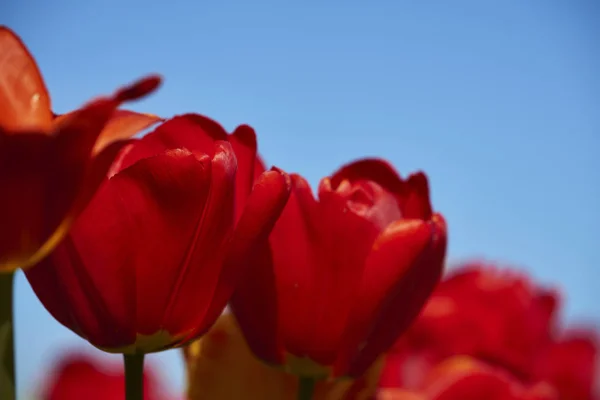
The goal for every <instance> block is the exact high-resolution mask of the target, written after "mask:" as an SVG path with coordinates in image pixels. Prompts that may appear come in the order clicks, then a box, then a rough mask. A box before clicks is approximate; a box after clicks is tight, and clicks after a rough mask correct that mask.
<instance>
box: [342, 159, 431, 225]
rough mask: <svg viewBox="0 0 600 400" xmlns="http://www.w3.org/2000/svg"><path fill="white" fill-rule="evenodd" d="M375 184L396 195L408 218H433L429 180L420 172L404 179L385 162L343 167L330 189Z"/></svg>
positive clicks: (374, 160) (360, 161)
mask: <svg viewBox="0 0 600 400" xmlns="http://www.w3.org/2000/svg"><path fill="white" fill-rule="evenodd" d="M344 180H349V181H350V182H353V181H360V180H363V181H372V182H375V183H377V184H378V185H380V186H382V187H383V188H384V189H385V190H386V191H388V192H390V193H394V194H395V195H396V198H397V199H398V203H399V204H400V207H401V209H402V215H403V218H405V219H412V218H420V219H429V218H431V215H432V209H431V203H430V201H429V186H428V183H427V177H426V176H425V174H424V173H422V172H417V173H415V174H413V175H411V176H409V177H408V179H407V180H406V181H404V180H402V178H401V177H400V175H399V174H398V172H396V170H395V169H394V167H393V166H392V165H391V164H390V163H388V162H387V161H385V160H382V159H378V158H365V159H362V160H358V161H355V162H353V163H350V164H347V165H344V166H343V167H342V168H340V169H339V170H338V171H337V172H336V173H335V174H333V176H332V177H331V186H332V187H334V188H337V187H338V186H339V185H340V184H341V182H342V181H344Z"/></svg>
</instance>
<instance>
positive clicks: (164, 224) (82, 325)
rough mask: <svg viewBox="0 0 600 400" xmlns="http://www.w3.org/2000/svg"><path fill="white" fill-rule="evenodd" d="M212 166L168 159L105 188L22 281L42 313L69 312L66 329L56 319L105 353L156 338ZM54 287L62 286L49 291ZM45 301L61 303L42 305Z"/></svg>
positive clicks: (183, 156) (146, 164)
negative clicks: (146, 337) (44, 310)
mask: <svg viewBox="0 0 600 400" xmlns="http://www.w3.org/2000/svg"><path fill="white" fill-rule="evenodd" d="M209 161H210V160H209V159H208V157H204V158H201V159H198V158H197V157H196V156H194V155H192V154H191V153H189V152H187V151H182V150H179V151H170V152H168V153H165V154H161V155H158V156H155V157H152V158H148V159H144V160H140V161H139V162H138V163H136V164H134V165H133V166H131V167H130V168H127V169H125V170H123V171H121V172H120V173H118V174H117V175H115V176H114V177H113V178H112V179H110V180H108V181H107V182H106V183H105V184H104V185H103V186H102V187H101V188H100V190H99V191H98V193H97V194H96V196H95V197H94V199H93V200H92V202H91V203H90V204H89V206H88V207H87V208H86V209H85V211H84V212H83V213H82V214H81V216H80V218H79V219H78V220H77V222H76V223H75V225H74V226H73V228H72V231H71V234H70V235H69V238H70V239H67V240H65V242H64V243H63V244H61V245H60V246H59V247H58V248H57V250H56V251H55V252H54V253H53V254H52V255H51V256H50V257H47V258H46V259H45V260H43V261H42V262H41V263H40V265H38V266H36V267H35V268H33V269H31V271H28V273H27V277H28V279H29V281H30V283H31V286H32V288H33V290H34V291H35V292H36V294H38V296H40V299H41V300H42V301H43V304H44V305H45V307H46V308H47V309H48V310H49V311H50V312H51V313H52V314H53V315H60V314H62V315H64V314H65V311H64V310H62V309H61V307H64V306H65V305H67V311H66V313H68V314H70V315H71V318H70V321H68V322H67V321H65V320H64V318H57V319H58V320H59V321H60V322H61V323H63V324H65V325H66V326H67V327H69V328H71V329H73V330H74V331H76V332H80V334H82V335H83V336H84V337H85V338H87V339H88V340H89V341H90V342H91V343H92V344H94V345H96V346H99V347H103V348H108V349H110V348H117V347H122V346H127V345H131V344H132V343H134V342H135V338H136V333H141V334H148V335H150V334H154V333H156V331H157V330H158V329H159V328H160V322H161V319H162V316H163V311H164V310H165V309H166V307H167V303H168V300H169V295H170V293H171V291H172V290H173V289H174V286H175V282H176V280H177V277H178V276H179V273H180V271H179V270H178V268H177V265H178V264H179V263H180V261H182V260H181V257H182V254H186V249H187V248H188V246H189V244H190V243H191V242H192V237H193V234H194V229H195V227H196V224H195V222H196V221H198V220H199V219H200V218H201V215H202V213H203V209H204V203H205V202H206V198H207V196H208V188H209V185H208V182H209V179H210V162H209ZM203 182H204V183H203ZM69 242H70V248H67V243H69ZM140 248H145V249H146V251H140V250H139V249H140ZM74 263H75V264H74ZM52 275H55V276H56V279H52ZM51 282H55V283H56V282H60V284H61V286H59V287H54V288H52V290H51V289H49V288H47V287H46V286H47V285H51V284H52V283H51ZM44 293H53V294H54V296H55V297H59V296H56V294H58V293H61V294H62V295H63V296H65V297H64V298H63V299H58V298H42V295H43V294H44ZM136 296H137V298H136ZM65 322H67V323H65Z"/></svg>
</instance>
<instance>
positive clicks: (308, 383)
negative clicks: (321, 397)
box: [296, 376, 317, 400]
mask: <svg viewBox="0 0 600 400" xmlns="http://www.w3.org/2000/svg"><path fill="white" fill-rule="evenodd" d="M316 384H317V380H316V379H315V378H312V377H306V376H301V377H300V378H298V396H297V397H296V398H297V399H298V400H312V398H313V393H314V392H315V385H316Z"/></svg>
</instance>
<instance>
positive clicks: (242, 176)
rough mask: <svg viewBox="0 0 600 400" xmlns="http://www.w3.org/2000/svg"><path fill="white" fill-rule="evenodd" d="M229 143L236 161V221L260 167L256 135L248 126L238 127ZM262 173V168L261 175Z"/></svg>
mask: <svg viewBox="0 0 600 400" xmlns="http://www.w3.org/2000/svg"><path fill="white" fill-rule="evenodd" d="M229 142H230V143H231V146H232V147H233V151H234V152H235V156H236V158H237V160H238V174H237V177H236V189H235V204H236V212H235V214H236V221H237V220H238V219H239V218H240V217H241V215H242V212H243V211H244V205H245V204H246V201H247V200H248V197H249V196H250V191H251V190H252V185H253V183H254V180H255V179H256V178H257V176H256V173H257V172H258V169H259V168H260V167H263V166H262V165H261V164H260V161H258V160H257V156H256V134H255V133H254V129H252V128H251V127H249V126H248V125H240V126H238V127H237V128H236V129H235V131H233V134H231V135H230V136H229ZM263 171H264V167H263V168H262V171H260V172H259V175H260V173H262V172H263Z"/></svg>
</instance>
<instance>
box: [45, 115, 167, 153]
mask: <svg viewBox="0 0 600 400" xmlns="http://www.w3.org/2000/svg"><path fill="white" fill-rule="evenodd" d="M74 112H76V111H74ZM71 114H72V113H68V114H63V115H58V116H56V117H55V119H54V123H55V124H59V123H61V122H62V120H64V119H65V118H69V117H70V116H71ZM159 121H162V119H161V118H160V117H158V116H156V115H152V114H142V113H137V112H135V111H128V110H115V112H114V113H113V115H112V117H111V118H110V120H109V121H108V123H107V124H106V125H105V126H104V129H103V130H102V132H101V133H100V136H99V137H98V139H97V140H96V144H95V145H94V151H93V152H94V154H97V153H99V152H100V151H102V150H103V149H104V148H105V147H106V146H107V145H109V144H110V143H112V142H114V141H117V140H122V139H129V138H130V137H132V136H134V135H136V134H137V133H139V132H141V131H143V130H144V129H147V128H149V127H150V126H152V125H154V124H155V123H157V122H159Z"/></svg>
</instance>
